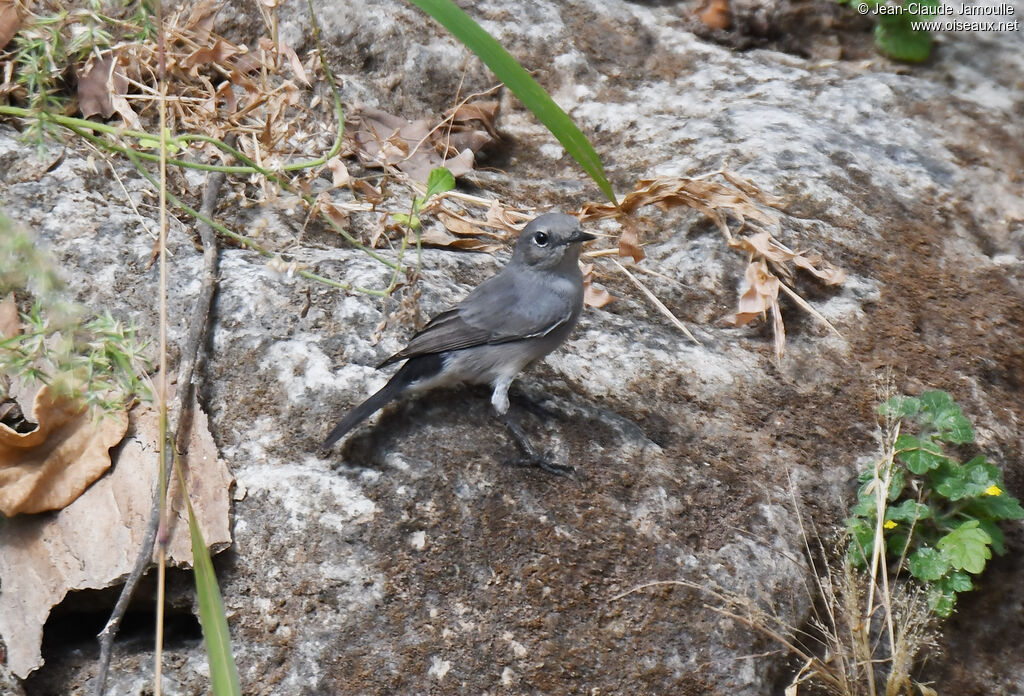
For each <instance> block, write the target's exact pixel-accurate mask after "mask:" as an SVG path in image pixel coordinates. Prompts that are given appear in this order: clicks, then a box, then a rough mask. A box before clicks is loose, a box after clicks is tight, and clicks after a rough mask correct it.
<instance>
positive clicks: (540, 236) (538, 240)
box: [533, 232, 548, 247]
mask: <svg viewBox="0 0 1024 696" xmlns="http://www.w3.org/2000/svg"><path fill="white" fill-rule="evenodd" d="M533 243H534V244H536V245H537V246H539V247H546V246H547V245H548V233H547V232H538V233H537V234H535V235H533Z"/></svg>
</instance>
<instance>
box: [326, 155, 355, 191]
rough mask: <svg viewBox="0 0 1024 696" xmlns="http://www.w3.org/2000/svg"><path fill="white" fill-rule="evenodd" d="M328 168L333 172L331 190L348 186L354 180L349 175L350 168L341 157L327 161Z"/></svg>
mask: <svg viewBox="0 0 1024 696" xmlns="http://www.w3.org/2000/svg"><path fill="white" fill-rule="evenodd" d="M327 168H328V169H330V170H331V188H340V187H342V186H346V185H348V182H349V181H351V179H352V177H351V176H350V175H349V173H348V167H346V166H345V163H344V162H342V161H341V158H340V157H332V158H331V159H329V160H327Z"/></svg>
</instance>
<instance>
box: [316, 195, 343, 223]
mask: <svg viewBox="0 0 1024 696" xmlns="http://www.w3.org/2000/svg"><path fill="white" fill-rule="evenodd" d="M316 206H317V207H318V208H319V209H320V210H322V211H323V213H324V215H326V216H327V217H328V219H329V220H330V221H331V222H333V223H334V224H335V225H337V226H338V227H342V228H344V227H347V226H348V211H347V210H344V209H342V208H340V207H338V206H336V205H335V204H334V203H331V201H330V200H329V196H328V194H327V192H326V191H324V192H323V193H321V194H320V195H319V196H318V197H317V200H316Z"/></svg>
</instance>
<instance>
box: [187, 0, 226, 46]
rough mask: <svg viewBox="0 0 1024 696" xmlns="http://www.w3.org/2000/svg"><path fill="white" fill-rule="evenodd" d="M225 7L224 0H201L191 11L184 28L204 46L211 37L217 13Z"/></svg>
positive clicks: (197, 42)
mask: <svg viewBox="0 0 1024 696" xmlns="http://www.w3.org/2000/svg"><path fill="white" fill-rule="evenodd" d="M221 7H223V2H222V0H201V1H200V2H198V3H196V5H195V7H193V8H192V12H191V13H189V16H188V20H187V21H186V22H185V26H184V29H185V30H186V31H188V32H190V33H191V35H192V40H193V41H194V42H195V43H196V44H198V45H200V46H202V45H204V44H205V43H206V42H207V41H209V39H210V32H212V31H213V23H214V20H215V19H216V18H217V13H218V12H220V9H221Z"/></svg>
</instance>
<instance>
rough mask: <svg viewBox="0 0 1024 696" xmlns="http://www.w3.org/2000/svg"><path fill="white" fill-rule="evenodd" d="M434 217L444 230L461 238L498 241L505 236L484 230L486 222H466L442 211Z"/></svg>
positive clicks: (466, 220) (464, 219)
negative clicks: (487, 238)
mask: <svg viewBox="0 0 1024 696" xmlns="http://www.w3.org/2000/svg"><path fill="white" fill-rule="evenodd" d="M436 215H437V219H438V220H440V221H441V224H442V225H444V226H445V229H447V230H448V231H449V232H451V233H453V234H457V235H461V236H463V237H481V236H482V237H490V238H491V239H496V240H499V241H502V240H504V239H505V235H503V234H498V233H495V232H491V231H490V230H488V229H485V225H487V223H486V222H476V221H475V220H468V219H466V218H463V217H459V216H458V215H455V214H454V213H449V212H447V211H444V210H438V211H437V213H436Z"/></svg>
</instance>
